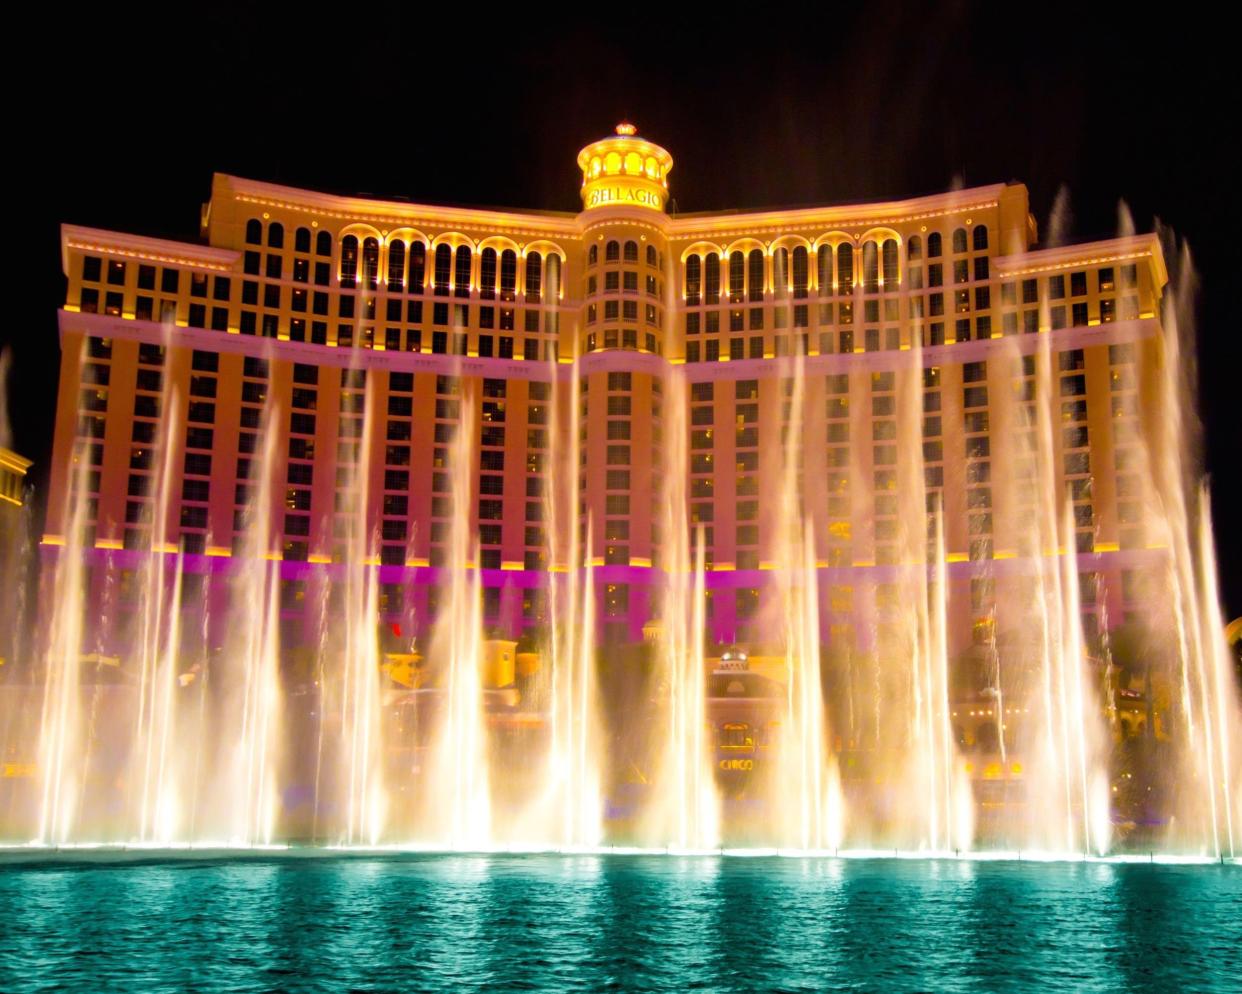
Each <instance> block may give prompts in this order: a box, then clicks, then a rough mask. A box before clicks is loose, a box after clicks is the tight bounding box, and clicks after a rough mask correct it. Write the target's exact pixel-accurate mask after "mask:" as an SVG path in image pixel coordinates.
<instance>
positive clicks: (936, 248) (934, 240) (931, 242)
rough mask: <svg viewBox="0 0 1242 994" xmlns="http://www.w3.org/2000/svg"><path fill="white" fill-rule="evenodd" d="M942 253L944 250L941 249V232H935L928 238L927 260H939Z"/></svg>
mask: <svg viewBox="0 0 1242 994" xmlns="http://www.w3.org/2000/svg"><path fill="white" fill-rule="evenodd" d="M941 251H942V250H941V247H940V232H939V231H933V232H932V233H931V234H930V235H928V236H927V258H929V259H939V258H940V253H941Z"/></svg>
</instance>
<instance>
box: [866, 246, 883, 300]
mask: <svg viewBox="0 0 1242 994" xmlns="http://www.w3.org/2000/svg"><path fill="white" fill-rule="evenodd" d="M862 261H863V293H876V292H878V291H879V289H880V251H879V249H878V248H877V246H876V244H875V242H863V247H862Z"/></svg>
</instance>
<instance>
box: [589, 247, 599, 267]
mask: <svg viewBox="0 0 1242 994" xmlns="http://www.w3.org/2000/svg"><path fill="white" fill-rule="evenodd" d="M597 262H599V245H598V244H596V245H592V246H591V247H590V248H589V249H587V265H588V266H594V265H595V264H596V263H597Z"/></svg>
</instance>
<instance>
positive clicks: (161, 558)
mask: <svg viewBox="0 0 1242 994" xmlns="http://www.w3.org/2000/svg"><path fill="white" fill-rule="evenodd" d="M161 401H162V406H163V410H164V418H163V419H162V420H161V422H160V427H159V430H158V431H157V433H156V444H155V451H156V452H158V453H159V454H160V469H159V474H158V476H157V477H156V479H155V487H154V490H153V492H152V494H151V496H152V527H151V541H152V544H151V551H150V552H148V553H147V555H146V557H145V560H144V562H143V564H142V567H141V569H140V571H139V575H140V580H139V583H140V590H139V601H138V624H139V632H138V644H137V653H136V654H137V663H138V686H137V691H138V715H137V723H136V727H135V731H134V735H135V742H134V750H133V752H132V754H131V757H130V774H129V783H130V792H131V795H132V794H133V793H134V792H135V791H136V793H137V800H136V803H133V807H134V814H135V815H136V823H135V825H134V833H135V837H136V838H137V839H138V840H139V841H141V842H161V843H165V844H167V843H169V842H172V841H173V840H174V839H176V838H177V837H178V831H179V822H178V814H179V812H178V803H179V802H180V801H181V800H182V793H183V790H184V785H182V784H180V783H179V782H178V781H179V773H180V768H179V763H178V761H177V759H176V756H177V754H178V753H179V752H180V750H179V748H178V744H179V743H178V741H177V740H178V736H179V732H180V731H181V730H179V728H178V723H177V703H178V697H177V670H178V656H179V654H180V652H181V620H182V605H181V586H182V557H181V556H180V555H179V554H178V553H176V552H175V551H174V549H175V547H174V546H173V545H172V543H171V541H170V539H171V538H172V532H171V527H170V516H171V508H172V506H173V502H174V493H173V490H174V487H175V481H176V471H177V458H176V455H177V450H178V446H177V444H176V439H177V438H178V437H179V435H180V425H181V418H180V408H179V404H178V397H177V393H176V391H175V390H169V389H167V388H166V389H165V391H164V394H163V396H162V397H161ZM170 572H171V574H172V575H171V577H170V576H169V573H170ZM185 731H188V729H187V730H185Z"/></svg>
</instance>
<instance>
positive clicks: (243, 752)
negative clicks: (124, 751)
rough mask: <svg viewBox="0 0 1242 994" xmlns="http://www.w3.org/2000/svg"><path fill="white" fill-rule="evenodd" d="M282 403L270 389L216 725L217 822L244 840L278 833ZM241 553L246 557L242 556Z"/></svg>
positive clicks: (268, 839)
mask: <svg viewBox="0 0 1242 994" xmlns="http://www.w3.org/2000/svg"><path fill="white" fill-rule="evenodd" d="M278 410H279V407H278V406H277V405H276V404H275V403H274V402H273V401H272V400H271V398H270V397H269V400H268V403H267V405H266V407H265V409H264V414H263V421H262V430H261V432H260V435H259V438H260V440H261V444H260V447H259V452H258V458H257V459H256V460H254V461H253V462H252V469H251V476H250V479H251V481H252V484H253V485H252V490H251V497H250V502H249V505H248V508H247V512H246V519H245V520H246V528H245V539H244V541H243V543H242V546H241V554H240V555H239V556H237V557H234V562H235V563H237V567H236V572H235V573H234V576H233V586H232V591H231V594H232V597H231V602H230V608H229V614H230V620H231V621H234V622H235V623H234V624H232V625H231V626H230V627H231V629H232V632H233V637H232V638H231V639H230V640H229V641H228V643H227V644H226V648H225V655H224V657H223V658H222V660H221V661H220V662H221V664H222V665H221V667H220V669H221V672H220V674H219V677H220V679H218V680H217V681H216V682H217V683H218V684H221V686H219V687H218V693H219V694H220V697H221V702H220V703H221V705H222V706H221V707H220V708H219V710H218V713H217V715H216V720H217V723H218V724H217V727H218V729H219V734H220V736H221V738H220V741H221V742H222V743H224V744H225V745H224V748H225V750H226V753H225V755H224V757H223V760H222V763H221V767H220V770H219V773H220V774H221V775H222V783H221V784H220V792H219V794H217V795H216V796H219V797H222V798H227V810H226V811H224V812H215V813H214V817H212V818H211V824H212V828H213V829H216V830H218V829H219V828H221V827H222V828H223V830H224V831H225V832H226V838H227V839H228V840H229V841H230V842H233V843H235V844H239V845H260V844H267V843H270V842H271V841H272V838H273V833H274V830H275V821H276V811H277V801H278V790H279V784H278V772H279V766H280V761H281V757H282V749H281V732H282V728H281V722H280V716H281V710H282V708H281V704H282V687H281V677H280V567H279V560H280V550H279V548H278V547H277V542H278V540H279V535H280V531H279V529H278V528H276V527H275V522H274V517H275V499H274V498H275V487H276V479H275V473H276V468H277V466H278V465H280V462H279V442H280V434H281V433H280V431H279V429H278V428H277V424H278V423H279V421H278ZM237 560H240V562H239V563H238V562H237Z"/></svg>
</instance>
